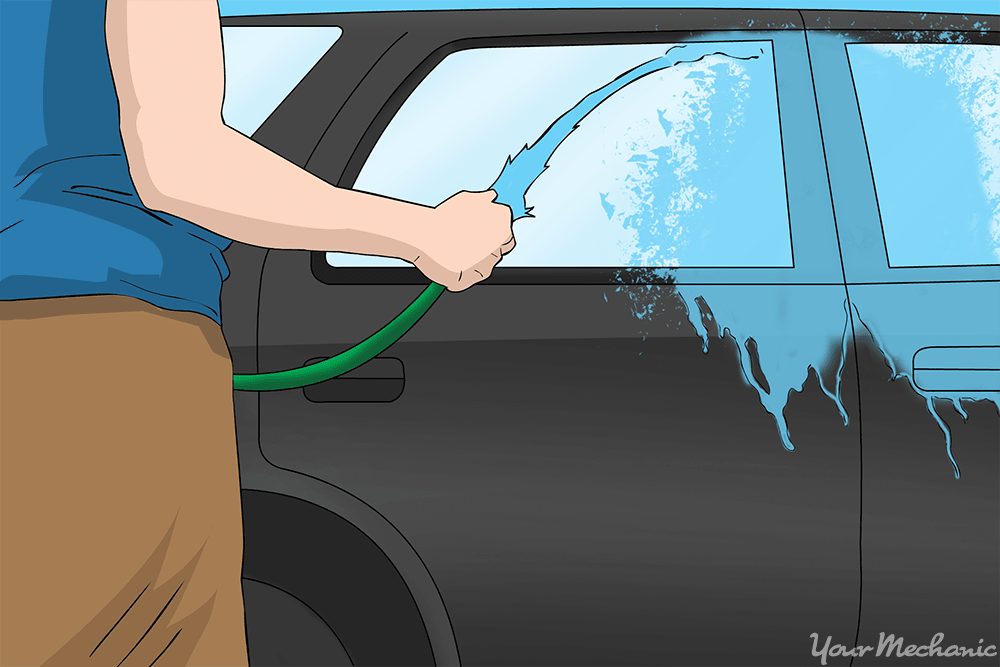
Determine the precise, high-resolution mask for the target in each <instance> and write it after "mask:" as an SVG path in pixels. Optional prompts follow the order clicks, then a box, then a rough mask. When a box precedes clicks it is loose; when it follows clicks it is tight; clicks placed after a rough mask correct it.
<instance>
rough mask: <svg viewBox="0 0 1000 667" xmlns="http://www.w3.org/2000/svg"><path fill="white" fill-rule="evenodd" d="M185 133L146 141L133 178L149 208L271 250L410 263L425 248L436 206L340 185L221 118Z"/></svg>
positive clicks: (235, 239) (236, 239)
mask: <svg viewBox="0 0 1000 667" xmlns="http://www.w3.org/2000/svg"><path fill="white" fill-rule="evenodd" d="M192 134H193V135H194V136H192ZM182 136H185V137H186V138H185V140H184V141H183V144H181V145H178V144H176V143H173V144H171V145H159V146H157V145H155V144H152V145H151V144H150V142H144V143H143V145H142V152H143V155H142V162H143V165H142V167H141V168H140V169H138V170H135V169H134V170H133V180H135V182H136V188H137V190H138V192H139V195H140V198H141V199H142V200H143V203H144V204H146V206H148V207H150V208H153V209H156V210H161V211H163V212H165V213H170V214H171V215H176V216H178V217H181V218H184V219H186V220H189V221H191V222H193V223H195V224H197V225H199V226H201V227H204V228H206V229H208V230H210V231H213V232H215V233H217V234H220V235H222V236H225V237H227V238H230V239H233V240H234V241H239V242H241V243H247V244H250V245H256V246H261V247H266V248H285V249H302V250H325V251H342V252H352V253H361V254H367V255H382V256H386V257H397V258H400V259H405V260H407V261H413V259H414V258H415V257H416V256H417V255H418V254H419V252H420V251H419V249H418V239H419V238H420V235H421V229H420V227H421V226H422V224H421V223H422V222H423V221H425V220H429V215H430V214H432V213H433V211H434V209H432V208H429V207H426V206H420V205H417V204H410V203H406V202H400V201H396V200H392V199H387V198H384V197H377V196H375V195H369V194H365V193H361V192H355V191H351V190H344V189H341V188H336V187H334V186H332V185H330V184H328V183H326V182H325V181H323V180H321V179H319V178H317V177H316V176H313V175H312V174H310V173H309V172H307V171H305V170H304V169H301V168H299V167H298V166H296V165H294V164H292V163H291V162H288V161H287V160H285V159H284V158H281V157H280V156H278V155H275V154H274V153H272V152H271V151H269V150H268V149H266V148H264V147H263V146H260V145H259V144H257V143H255V142H253V141H252V140H250V139H248V138H247V137H245V136H243V135H242V134H240V133H238V132H236V131H235V130H233V129H231V128H229V127H226V126H225V125H223V124H222V123H221V122H220V123H218V125H217V126H214V125H212V126H208V127H205V128H202V129H201V130H200V131H198V132H195V133H190V132H187V133H182ZM130 162H131V156H130Z"/></svg>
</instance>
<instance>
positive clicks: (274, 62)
mask: <svg viewBox="0 0 1000 667" xmlns="http://www.w3.org/2000/svg"><path fill="white" fill-rule="evenodd" d="M343 33H344V31H343V30H341V29H340V28H338V27H335V26H294V27H285V26H266V27H265V26H261V27H250V26H225V27H223V28H222V53H223V58H224V59H225V67H226V93H225V99H224V101H223V104H222V118H223V120H224V121H225V123H226V125H228V126H229V127H231V128H233V129H234V130H237V131H239V132H241V133H243V134H245V135H246V136H248V137H249V136H251V135H252V134H253V133H254V132H256V131H257V128H259V127H260V126H261V125H262V124H263V122H264V121H265V120H267V117H268V116H270V115H271V112H273V111H274V110H275V109H276V108H277V107H278V105H279V104H280V103H281V101H282V100H283V99H285V97H286V96H287V95H288V93H290V92H291V91H292V89H294V88H295V86H296V84H298V82H299V81H301V80H302V78H303V77H304V76H305V75H306V74H308V73H309V70H310V69H312V67H313V65H315V64H316V63H317V62H318V61H319V59H320V58H322V57H323V54H325V53H326V52H327V51H328V50H329V49H330V47H331V46H333V44H334V43H335V42H336V41H337V40H338V39H340V36H341V35H342V34H343Z"/></svg>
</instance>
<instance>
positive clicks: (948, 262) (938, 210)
mask: <svg viewBox="0 0 1000 667" xmlns="http://www.w3.org/2000/svg"><path fill="white" fill-rule="evenodd" d="M847 55H848V60H849V62H850V67H851V75H852V77H853V80H854V87H855V90H856V93H857V99H858V105H859V107H860V112H861V122H862V125H863V129H864V136H865V142H866V145H867V148H868V157H869V160H870V163H871V170H872V177H873V179H874V183H875V193H876V197H877V201H878V210H879V216H880V218H881V223H882V233H883V236H884V239H885V246H886V253H887V256H888V260H889V266H890V267H892V268H898V267H919V266H969V265H988V264H998V263H1000V79H998V77H997V72H998V71H1000V47H998V46H993V45H987V44H848V45H847Z"/></svg>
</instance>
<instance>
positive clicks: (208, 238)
mask: <svg viewBox="0 0 1000 667" xmlns="http://www.w3.org/2000/svg"><path fill="white" fill-rule="evenodd" d="M0 8H2V16H0V68H2V69H0V105H2V107H0V122H2V135H0V147H2V150H0V190H2V196H0V204H2V209H0V300H10V299H35V298H42V297H55V296H75V295H92V294H121V295H125V296H131V297H136V298H138V299H142V300H143V301H147V302H149V303H151V304H153V305H155V306H158V307H160V308H165V309H168V310H182V311H193V312H196V313H201V314H203V315H207V316H208V317H211V318H212V319H213V320H215V321H216V322H218V323H219V324H220V325H221V323H222V320H221V315H220V296H221V291H222V281H223V280H225V279H226V277H228V275H229V268H228V267H227V266H226V261H225V259H224V258H223V256H222V251H223V250H225V249H226V248H227V247H228V246H229V244H230V243H231V241H230V240H229V239H226V238H224V237H222V236H219V235H217V234H214V233H212V232H210V231H208V230H206V229H204V228H202V227H199V226H197V225H195V224H192V223H190V222H188V221H187V220H183V219H181V218H178V217H175V216H172V215H167V214H164V213H160V212H157V211H151V210H149V209H147V208H146V207H145V206H143V205H142V202H141V201H139V196H138V195H137V194H136V191H135V187H134V185H133V184H132V178H131V176H130V175H129V171H128V163H127V162H126V159H125V150H124V148H123V146H122V138H121V134H120V132H119V128H118V122H119V117H118V97H117V95H116V93H115V88H114V81H113V79H112V76H111V65H110V63H109V60H108V51H107V45H106V43H105V39H104V17H105V2H104V0H51V1H44V2H43V1H38V0H25V1H18V0H14V1H8V0H4V1H3V2H0ZM178 48H183V43H182V42H180V43H178Z"/></svg>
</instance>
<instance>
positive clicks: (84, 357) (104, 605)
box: [0, 296, 247, 667]
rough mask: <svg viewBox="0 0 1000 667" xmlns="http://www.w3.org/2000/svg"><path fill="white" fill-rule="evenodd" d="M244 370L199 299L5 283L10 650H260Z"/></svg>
mask: <svg viewBox="0 0 1000 667" xmlns="http://www.w3.org/2000/svg"><path fill="white" fill-rule="evenodd" d="M232 376H233V369H232V363H231V361H230V358H229V350H228V348H227V347H226V341H225V339H224V338H223V336H222V330H221V329H220V328H219V326H218V325H217V324H216V323H215V322H213V321H212V320H211V319H209V318H207V317H205V316H203V315H199V314H197V313H189V312H174V311H167V310H162V309H160V308H157V307H155V306H152V305H150V304H147V303H145V302H143V301H139V300H137V299H132V298H129V297H123V296H84V297H67V298H54V299H33V300H26V301H0V665H3V666H8V665H11V666H13V665H41V664H45V665H52V666H57V665H72V666H74V667H82V666H84V665H121V666H122V667H132V666H136V665H144V666H148V665H152V664H154V663H155V665H156V666H157V667H168V666H173V665H213V666H221V665H242V666H245V665H247V647H246V634H245V633H246V630H245V625H244V616H243V593H242V588H241V581H240V574H241V569H242V562H243V525H242V515H241V508H240V481H239V468H238V463H237V456H236V432H235V421H234V416H233V394H232V382H233V377H232Z"/></svg>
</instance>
